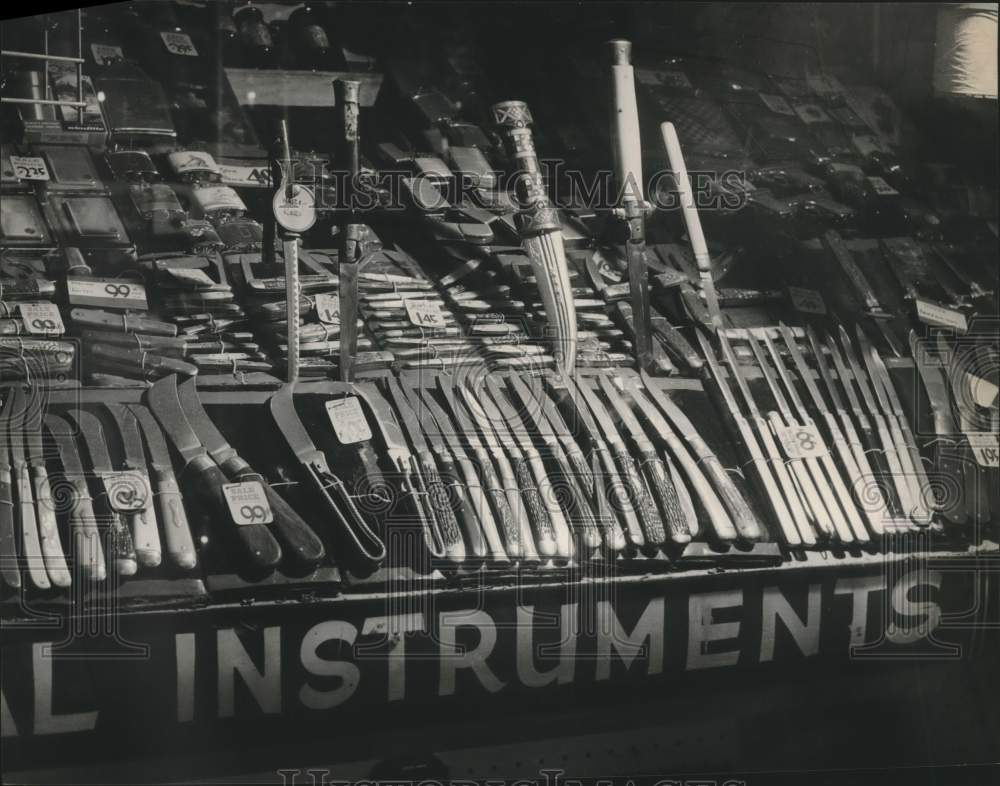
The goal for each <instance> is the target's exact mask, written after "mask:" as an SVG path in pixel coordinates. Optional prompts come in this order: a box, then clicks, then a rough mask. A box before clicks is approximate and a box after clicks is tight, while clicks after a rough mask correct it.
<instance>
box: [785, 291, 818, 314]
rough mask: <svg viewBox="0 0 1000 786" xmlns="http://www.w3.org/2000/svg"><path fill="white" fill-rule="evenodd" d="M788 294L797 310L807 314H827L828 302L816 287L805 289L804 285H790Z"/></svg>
mask: <svg viewBox="0 0 1000 786" xmlns="http://www.w3.org/2000/svg"><path fill="white" fill-rule="evenodd" d="M788 296H789V297H790V298H791V300H792V306H794V307H795V310H796V311H801V312H803V313H805V314H825V313H826V303H824V302H823V296H822V295H821V294H820V293H819V292H817V291H816V290H815V289H805V288H803V287H789V288H788Z"/></svg>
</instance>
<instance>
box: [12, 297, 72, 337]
mask: <svg viewBox="0 0 1000 786" xmlns="http://www.w3.org/2000/svg"><path fill="white" fill-rule="evenodd" d="M18 308H19V309H20V311H21V323H22V324H23V325H24V330H25V332H26V333H31V334H32V335H36V336H61V335H62V334H63V333H65V332H66V328H65V326H64V325H63V321H62V315H61V314H60V313H59V306H57V305H56V304H55V303H21V304H20V305H19V306H18Z"/></svg>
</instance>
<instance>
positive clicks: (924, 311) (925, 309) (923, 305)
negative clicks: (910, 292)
mask: <svg viewBox="0 0 1000 786" xmlns="http://www.w3.org/2000/svg"><path fill="white" fill-rule="evenodd" d="M914 302H915V304H916V308H917V319H919V320H920V321H921V322H923V323H924V324H925V325H933V326H934V327H946V328H953V329H955V330H957V331H959V332H960V333H965V332H966V331H967V330H968V329H969V323H968V322H967V321H966V319H965V314H963V313H962V312H961V311H955V310H954V309H951V308H945V307H944V306H939V305H938V304H937V303H929V302H928V301H926V300H916V301H914Z"/></svg>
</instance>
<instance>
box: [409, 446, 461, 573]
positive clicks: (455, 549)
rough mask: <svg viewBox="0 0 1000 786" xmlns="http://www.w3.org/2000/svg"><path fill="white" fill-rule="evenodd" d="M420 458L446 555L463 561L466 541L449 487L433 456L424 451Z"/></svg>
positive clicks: (456, 560) (428, 498)
mask: <svg viewBox="0 0 1000 786" xmlns="http://www.w3.org/2000/svg"><path fill="white" fill-rule="evenodd" d="M418 458H419V461H420V468H421V471H422V475H423V478H424V485H425V486H426V487H427V501H428V502H429V503H430V507H431V512H432V513H433V514H434V521H435V523H436V525H437V528H438V531H439V532H440V533H441V542H442V544H443V546H444V553H445V556H446V557H447V558H448V559H450V560H452V561H453V562H461V561H462V560H464V559H465V553H466V552H465V541H463V540H462V533H461V531H460V530H459V528H458V520H457V519H456V518H455V511H454V510H452V507H451V498H450V497H449V496H448V489H447V488H446V487H445V485H444V481H443V480H442V479H441V475H440V473H438V470H437V464H435V463H434V458H433V456H432V455H431V454H430V453H428V452H423V451H422V452H421V453H420V454H419V456H418Z"/></svg>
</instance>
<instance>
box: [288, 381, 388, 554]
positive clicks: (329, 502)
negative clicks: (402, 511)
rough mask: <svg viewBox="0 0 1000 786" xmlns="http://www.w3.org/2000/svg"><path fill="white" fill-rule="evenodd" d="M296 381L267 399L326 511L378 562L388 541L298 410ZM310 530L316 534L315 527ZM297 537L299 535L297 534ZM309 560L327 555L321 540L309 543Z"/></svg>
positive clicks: (359, 548)
mask: <svg viewBox="0 0 1000 786" xmlns="http://www.w3.org/2000/svg"><path fill="white" fill-rule="evenodd" d="M294 392H295V385H294V384H287V385H284V386H282V387H281V388H280V389H279V390H278V391H277V392H276V393H275V394H274V395H273V396H271V398H270V400H269V401H268V407H269V408H270V411H271V417H272V418H274V422H275V424H276V425H277V426H278V430H279V431H280V432H281V435H282V436H283V437H284V438H285V442H287V443H288V446H289V447H290V448H291V450H292V452H293V453H294V454H295V457H296V458H297V459H298V460H299V463H300V464H301V465H302V467H303V468H304V469H305V471H306V477H308V478H309V483H310V485H311V486H312V488H313V490H314V491H315V492H316V494H317V495H318V496H319V497H320V498H321V499H322V500H323V503H324V511H325V513H326V514H327V515H328V516H329V517H331V519H332V520H333V521H335V522H336V523H337V524H338V525H339V526H340V528H341V531H342V533H343V534H344V535H345V536H346V537H347V538H348V540H349V541H350V543H351V545H352V546H353V547H354V549H355V550H356V551H357V553H358V555H360V556H361V557H362V558H363V559H365V560H367V561H368V562H371V563H373V564H377V563H379V562H381V561H382V560H383V559H385V544H384V543H383V541H382V539H381V538H380V537H379V536H378V535H377V534H376V533H375V532H374V531H373V530H372V529H371V527H369V526H368V523H367V522H366V521H365V518H364V516H362V515H361V511H359V510H358V508H357V506H356V505H355V503H354V498H353V497H352V496H351V495H350V493H349V492H348V490H347V487H346V486H345V485H344V482H343V481H342V480H341V479H340V478H339V477H337V475H335V474H334V473H333V472H332V471H331V470H330V466H329V464H328V463H327V460H326V456H325V455H324V453H323V452H322V451H321V450H319V448H317V447H316V445H315V444H314V443H313V441H312V438H311V437H310V436H309V432H308V431H306V428H305V426H304V425H303V423H302V420H301V419H300V418H299V415H298V413H297V412H296V411H295V400H294ZM309 534H312V535H313V537H315V534H314V533H312V530H311V529H310V530H309ZM295 537H299V536H298V535H296V536H295ZM306 549H307V551H306V553H307V554H308V555H309V558H308V559H309V561H310V562H313V561H314V564H318V563H319V562H320V561H321V560H322V559H323V556H324V555H325V549H324V548H323V544H322V541H320V540H319V538H316V543H313V544H308V543H307V545H306Z"/></svg>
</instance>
